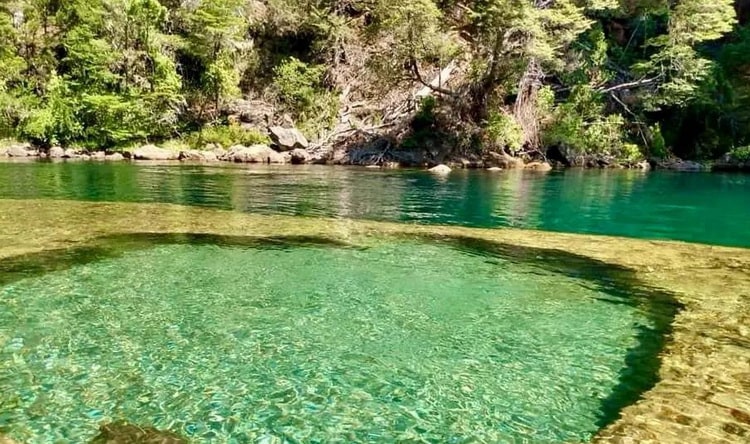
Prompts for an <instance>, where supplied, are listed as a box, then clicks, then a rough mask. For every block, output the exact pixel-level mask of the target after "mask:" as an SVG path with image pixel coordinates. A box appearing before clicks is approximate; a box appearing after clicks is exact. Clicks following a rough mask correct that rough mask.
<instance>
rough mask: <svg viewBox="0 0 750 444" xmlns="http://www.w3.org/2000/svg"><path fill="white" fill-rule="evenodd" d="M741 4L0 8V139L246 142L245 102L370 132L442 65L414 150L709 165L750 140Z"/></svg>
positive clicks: (95, 1)
mask: <svg viewBox="0 0 750 444" xmlns="http://www.w3.org/2000/svg"><path fill="white" fill-rule="evenodd" d="M744 4H745V2H742V1H738V2H737V5H735V4H734V3H733V1H732V0H679V1H666V0H469V1H465V2H458V1H455V0H447V1H436V0H418V1H410V2H403V1H394V0H264V1H259V0H192V1H181V2H178V1H175V0H0V35H2V36H3V38H2V39H0V137H15V138H21V139H26V140H30V141H33V142H35V143H37V144H40V145H52V144H64V145H68V144H79V145H96V146H107V147H116V146H125V145H127V144H131V143H135V142H140V141H145V140H160V139H169V138H173V137H179V136H182V135H185V134H194V135H193V136H191V139H190V140H191V144H195V143H202V142H203V141H211V142H214V141H215V139H220V140H229V139H232V140H238V139H242V138H243V137H244V136H243V135H242V134H240V133H238V132H237V131H238V130H236V129H226V128H225V129H216V128H217V125H218V126H222V125H223V126H226V125H227V122H228V121H229V122H230V123H231V121H232V119H228V116H230V115H231V114H232V110H233V104H234V103H236V100H238V99H245V100H248V101H251V102H252V103H257V102H262V103H264V104H266V105H268V107H270V108H271V109H273V110H274V113H275V115H277V116H278V117H275V119H276V121H279V119H281V118H282V116H283V118H284V119H287V120H289V119H291V120H292V121H294V122H295V124H297V125H298V126H299V127H300V128H302V129H303V131H305V132H306V133H307V134H308V135H309V136H311V137H313V138H315V137H316V136H318V135H319V134H321V133H323V132H325V131H326V130H332V129H333V127H334V124H335V123H336V121H337V117H339V115H340V114H342V113H341V111H340V110H344V109H349V108H348V107H349V105H351V104H352V103H360V102H364V103H368V104H371V105H372V106H370V107H369V108H371V109H376V110H375V111H371V116H370V120H369V121H372V120H373V119H374V120H375V121H376V122H375V123H377V119H379V118H382V115H383V114H384V113H385V110H386V109H387V108H388V107H389V106H390V104H391V102H392V101H393V100H395V99H394V97H396V99H398V97H397V96H398V94H396V92H399V91H400V92H402V94H401V98H400V100H409V98H410V97H411V96H413V94H414V92H415V91H416V90H417V89H419V88H422V87H425V86H426V85H427V84H429V83H431V80H432V78H433V77H434V75H435V74H436V73H437V72H439V71H440V70H441V69H443V68H445V67H446V66H448V65H450V64H453V65H456V66H458V67H459V68H458V69H457V70H456V72H457V74H454V76H453V78H452V79H451V81H450V82H449V83H445V84H443V82H442V81H441V82H439V84H437V85H435V84H432V85H431V87H430V86H427V88H430V89H431V90H432V91H431V95H432V96H433V97H435V101H433V102H430V103H431V106H432V107H433V108H431V109H430V110H429V113H425V112H422V113H418V114H416V115H414V114H412V117H415V118H416V119H417V120H418V121H417V122H416V125H415V124H412V128H414V129H415V131H420V130H421V131H422V132H423V134H421V135H420V134H416V135H415V136H416V139H415V138H412V139H410V140H411V142H412V143H413V142H414V141H415V140H417V139H419V141H422V142H424V143H428V142H429V140H428V139H429V138H425V137H423V136H425V135H428V134H427V132H426V128H429V131H430V132H433V133H435V134H437V133H439V131H438V130H441V129H440V128H436V126H441V125H442V126H445V125H443V124H442V123H441V122H444V121H446V116H447V118H448V120H452V121H455V122H462V123H461V124H460V125H453V126H452V127H451V128H448V129H447V130H446V131H447V133H451V132H453V133H456V132H463V133H464V135H466V134H469V136H468V137H463V138H461V137H453V138H447V139H446V140H450V141H453V142H455V141H457V140H470V141H472V142H471V143H472V146H474V147H476V146H477V145H479V144H478V143H477V141H478V140H479V141H481V144H484V146H483V147H482V148H483V149H487V148H490V149H506V150H507V151H508V152H512V153H517V152H523V151H524V150H528V149H533V150H537V149H539V148H540V147H545V146H552V145H556V146H563V147H565V148H566V149H568V150H573V151H576V152H578V153H584V154H586V153H600V152H606V153H607V154H612V155H615V156H619V157H623V158H633V159H635V158H637V157H638V156H639V155H638V150H637V149H636V148H635V147H636V146H637V147H639V149H640V151H641V152H642V153H643V154H645V155H648V156H665V155H668V154H669V153H670V152H672V153H674V154H677V155H680V156H684V157H694V158H710V157H717V156H718V155H720V154H722V153H724V152H728V151H730V150H732V149H736V148H737V147H742V146H746V145H748V144H750V82H748V77H750V27H748V26H745V25H744V24H743V23H742V20H740V21H738V20H737V18H736V17H737V11H736V10H735V8H737V10H738V11H739V12H740V16H744V15H747V14H746V12H745V11H743V8H745V7H746V6H743V5H744ZM381 99H382V100H381ZM388 100H391V102H388ZM391 108H392V107H391ZM427 114H430V115H435V116H442V117H441V119H437V120H435V121H434V122H428V123H425V122H424V120H425V116H426V115H427ZM419 119H421V120H422V121H421V122H420V121H419ZM364 120H365V121H367V120H368V119H367V118H365V119H364ZM266 123H270V122H266ZM449 126H450V125H449ZM204 127H206V128H208V129H203V128H204ZM443 129H444V128H443ZM232 132H234V133H232ZM253 137H255V136H253ZM254 140H255V139H254Z"/></svg>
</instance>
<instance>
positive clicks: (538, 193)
mask: <svg viewBox="0 0 750 444" xmlns="http://www.w3.org/2000/svg"><path fill="white" fill-rule="evenodd" d="M39 197H44V198H64V199H80V200H109V201H137V202H171V203H180V204H189V205H201V206H210V207H217V208H226V209H235V210H238V211H246V212H257V213H281V214H295V215H307V216H333V217H344V218H361V219H375V220H395V221H416V222H420V223H430V224H457V225H466V226H477V227H497V226H513V227H522V228H537V229H543V230H551V231H564V232H574V233H596V234H609V235H621V236H630V237H637V238H652V239H675V240H683V241H690V242H700V243H708V244H716V245H731V246H741V247H750V229H748V221H750V176H744V175H732V174H708V173H706V174H685V173H673V172H650V173H642V172H639V171H581V170H568V171H562V172H553V173H551V174H533V173H531V174H529V173H527V174H523V173H513V172H510V173H509V172H503V173H491V172H481V171H469V172H466V171H456V172H454V173H452V174H451V175H450V176H449V177H447V178H439V177H434V176H432V175H430V174H428V173H426V172H421V171H371V170H364V169H346V168H332V167H297V168H289V167H285V168H265V167H252V168H246V167H231V166H218V167H216V166H143V165H139V166H135V165H129V164H95V163H58V164H53V163H28V164H18V163H15V164H11V163H0V198H17V199H24V198H39Z"/></svg>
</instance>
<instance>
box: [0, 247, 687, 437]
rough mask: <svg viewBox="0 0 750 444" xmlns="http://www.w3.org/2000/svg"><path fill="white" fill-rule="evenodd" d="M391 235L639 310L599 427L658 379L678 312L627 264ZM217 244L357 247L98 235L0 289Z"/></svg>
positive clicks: (19, 262) (32, 259)
mask: <svg viewBox="0 0 750 444" xmlns="http://www.w3.org/2000/svg"><path fill="white" fill-rule="evenodd" d="M395 237H396V238H401V239H408V240H413V241H414V240H415V241H420V242H428V243H433V244H442V245H446V246H448V247H450V248H453V249H455V250H457V251H459V252H462V253H465V254H470V255H475V256H478V257H482V258H484V259H485V260H487V261H488V262H490V263H496V264H498V266H502V263H503V262H506V263H507V262H510V263H517V264H523V265H525V266H527V267H529V266H530V267H531V268H532V269H537V270H538V272H540V273H557V274H561V275H564V276H567V277H570V278H575V279H579V280H582V281H583V282H582V284H583V285H586V286H589V287H590V288H593V289H595V290H597V291H599V292H601V293H604V294H606V295H607V296H606V297H603V298H600V299H599V300H600V301H602V302H605V303H611V304H627V305H629V306H632V307H634V308H635V309H637V310H640V311H641V312H642V313H644V314H645V315H646V316H647V318H648V319H649V321H650V325H638V326H636V331H637V333H636V341H637V343H636V345H635V346H634V347H632V348H630V349H628V350H627V352H626V355H625V359H624V366H623V368H622V370H621V371H620V373H619V375H618V381H617V384H616V385H615V387H614V388H613V390H612V393H611V394H610V395H609V396H608V397H607V398H605V399H603V400H602V402H601V407H600V415H599V418H598V421H597V425H598V426H599V427H601V428H604V427H606V426H608V425H610V424H612V423H613V422H614V421H616V420H617V419H618V418H619V415H620V412H621V410H622V409H623V408H624V407H627V406H629V405H631V404H634V403H635V402H637V401H638V400H639V399H640V397H641V396H642V394H643V393H644V392H646V391H648V390H650V389H651V388H652V387H654V385H655V384H656V383H657V382H658V380H659V377H658V373H659V368H660V366H661V359H660V354H661V352H662V351H663V349H664V347H665V345H666V343H667V341H668V340H669V337H670V335H671V332H672V322H673V321H674V318H675V316H676V315H677V313H678V312H679V311H680V310H681V309H682V306H681V304H679V303H678V302H677V300H676V299H675V297H674V295H672V294H671V293H669V292H666V291H664V290H661V289H658V288H653V287H648V286H645V285H643V284H642V283H641V282H640V281H639V279H638V278H637V277H636V275H635V272H634V271H633V270H631V269H628V268H625V267H622V266H618V265H613V264H608V263H605V262H602V261H598V260H595V259H592V258H588V257H585V256H580V255H576V254H573V253H569V252H565V251H562V250H554V249H543V248H531V247H520V246H516V245H510V244H505V243H500V242H493V241H488V240H484V239H479V238H474V237H460V236H458V237H456V236H441V235H411V234H410V235H404V236H400V235H397V236H395ZM175 244H192V245H218V246H226V247H239V248H258V249H281V250H286V249H294V248H355V249H360V248H364V247H359V246H357V245H352V244H348V243H345V242H341V241H337V240H333V239H330V238H326V237H314V236H279V237H252V236H223V235H214V234H202V233H164V234H156V233H136V234H123V235H112V236H103V237H100V238H97V239H95V240H94V241H92V242H90V243H89V244H87V245H84V246H79V247H74V248H64V249H57V250H48V251H42V252H38V253H30V254H25V255H19V256H15V257H11V258H6V259H3V260H2V261H1V262H0V286H3V285H7V284H10V283H12V282H14V281H17V280H20V279H24V278H29V277H33V276H39V275H43V274H45V273H49V272H54V271H62V270H66V269H69V268H71V267H73V266H76V265H83V264H89V263H93V262H96V261H99V260H104V259H112V258H117V257H119V256H121V255H123V254H125V253H127V252H130V251H135V250H143V249H147V248H150V247H153V246H157V245H175Z"/></svg>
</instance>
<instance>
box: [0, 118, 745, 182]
mask: <svg viewBox="0 0 750 444" xmlns="http://www.w3.org/2000/svg"><path fill="white" fill-rule="evenodd" d="M268 135H269V139H270V143H269V144H255V145H250V146H245V145H233V146H230V147H227V148H224V147H222V146H219V145H216V144H207V145H205V146H203V147H202V148H203V149H188V148H187V147H185V148H184V149H170V148H165V147H159V146H156V145H153V144H147V145H143V146H140V147H137V148H134V149H130V150H123V151H102V150H97V151H91V150H85V149H76V148H63V147H59V146H53V147H50V148H48V149H42V148H38V147H34V146H32V145H31V144H29V143H22V142H12V143H6V144H5V145H4V146H0V159H2V158H6V159H27V160H32V159H51V160H69V161H108V162H119V161H175V162H232V163H265V164H291V165H300V164H320V165H356V166H365V167H371V168H400V167H407V168H429V169H430V170H431V171H433V172H435V173H439V174H446V173H449V172H450V171H451V170H453V169H487V170H493V171H497V170H518V169H525V170H532V171H549V170H552V169H555V168H569V167H579V168H599V169H602V168H612V169H625V168H628V169H639V170H649V169H652V168H654V169H664V170H675V171H686V172H698V171H750V161H743V160H741V159H736V158H734V156H733V155H732V154H731V153H729V154H726V155H725V156H723V157H722V158H721V159H719V160H717V161H715V162H709V163H700V162H695V161H689V160H682V159H678V158H669V159H651V160H640V161H622V160H619V159H616V158H614V157H610V156H606V155H598V156H577V157H576V156H566V155H565V154H564V153H563V151H562V150H559V149H556V148H553V149H550V150H548V152H547V156H545V157H542V156H539V157H538V158H520V157H513V156H510V155H508V154H507V153H498V152H486V153H482V154H476V153H472V154H468V155H447V156H435V155H434V153H431V152H429V150H428V149H422V150H419V149H410V150H405V149H392V148H391V147H390V145H384V146H380V145H379V144H377V143H375V144H373V143H369V144H365V145H359V146H357V145H355V146H353V147H351V146H350V147H336V146H321V145H315V144H311V143H310V142H308V141H307V139H306V138H305V136H304V135H302V133H301V132H299V131H298V130H296V129H294V128H282V127H271V128H269V133H268ZM438 157H439V158H438Z"/></svg>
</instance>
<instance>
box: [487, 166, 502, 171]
mask: <svg viewBox="0 0 750 444" xmlns="http://www.w3.org/2000/svg"><path fill="white" fill-rule="evenodd" d="M502 170H503V169H502V168H500V167H490V168H487V171H502Z"/></svg>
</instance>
